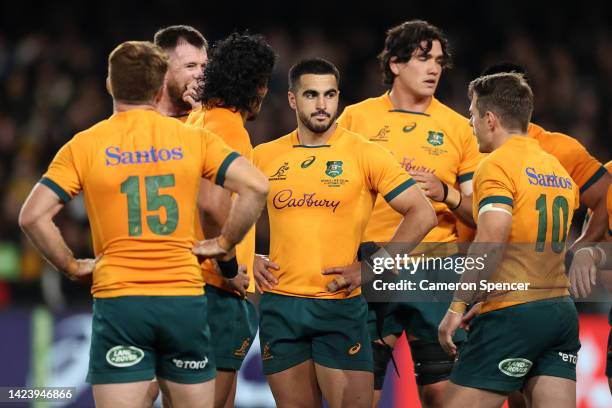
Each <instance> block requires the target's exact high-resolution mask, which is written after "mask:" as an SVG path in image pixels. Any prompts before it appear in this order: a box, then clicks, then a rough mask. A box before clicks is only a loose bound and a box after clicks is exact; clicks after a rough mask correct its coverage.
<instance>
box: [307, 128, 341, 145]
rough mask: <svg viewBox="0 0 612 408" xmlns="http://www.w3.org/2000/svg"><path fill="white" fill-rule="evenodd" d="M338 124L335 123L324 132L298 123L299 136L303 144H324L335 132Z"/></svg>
mask: <svg viewBox="0 0 612 408" xmlns="http://www.w3.org/2000/svg"><path fill="white" fill-rule="evenodd" d="M337 127H338V125H337V124H336V123H334V124H333V125H331V126H330V127H329V129H327V130H326V131H325V132H323V133H315V132H313V131H312V130H310V129H308V128H307V127H306V126H304V125H302V124H301V123H299V124H298V130H297V137H298V140H299V142H300V144H301V145H303V146H322V145H324V144H326V143H327V141H328V140H329V138H330V137H331V136H332V135H333V134H334V132H335V131H336V128H337Z"/></svg>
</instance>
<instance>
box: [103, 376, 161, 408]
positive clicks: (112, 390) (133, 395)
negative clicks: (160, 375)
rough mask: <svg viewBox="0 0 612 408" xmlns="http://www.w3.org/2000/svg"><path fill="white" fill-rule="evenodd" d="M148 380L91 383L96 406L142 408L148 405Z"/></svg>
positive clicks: (104, 407) (105, 407)
mask: <svg viewBox="0 0 612 408" xmlns="http://www.w3.org/2000/svg"><path fill="white" fill-rule="evenodd" d="M149 385H150V381H138V382H133V383H121V384H93V385H92V389H93V396H94V401H95V403H96V407H97V408H144V407H147V406H150V405H148V404H150V403H151V401H150V398H149V396H148V394H147V390H148V389H149Z"/></svg>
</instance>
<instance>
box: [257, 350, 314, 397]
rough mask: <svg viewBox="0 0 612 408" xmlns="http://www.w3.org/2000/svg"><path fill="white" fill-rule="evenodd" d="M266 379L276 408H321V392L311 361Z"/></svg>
mask: <svg viewBox="0 0 612 408" xmlns="http://www.w3.org/2000/svg"><path fill="white" fill-rule="evenodd" d="M267 379H268V384H270V390H271V391H272V395H273V396H274V401H275V402H276V406H277V407H279V408H284V407H287V408H302V407H303V408H311V407H312V408H317V407H321V390H320V389H319V385H318V383H317V377H316V372H315V365H314V362H313V361H312V360H310V359H309V360H306V361H304V362H302V363H300V364H298V365H295V366H293V367H291V368H288V369H286V370H283V371H280V372H276V373H274V374H271V375H268V376H267Z"/></svg>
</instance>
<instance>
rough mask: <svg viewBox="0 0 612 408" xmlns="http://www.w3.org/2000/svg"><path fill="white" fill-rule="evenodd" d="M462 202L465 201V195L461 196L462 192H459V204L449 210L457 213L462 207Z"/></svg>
mask: <svg viewBox="0 0 612 408" xmlns="http://www.w3.org/2000/svg"><path fill="white" fill-rule="evenodd" d="M461 201H463V195H461V192H459V202H458V203H457V205H456V206H454V207H453V208H450V207H448V209H449V210H451V211H455V210H456V209H457V208H459V207H461Z"/></svg>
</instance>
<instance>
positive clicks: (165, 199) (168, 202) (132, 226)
mask: <svg viewBox="0 0 612 408" xmlns="http://www.w3.org/2000/svg"><path fill="white" fill-rule="evenodd" d="M144 183H145V190H146V194H147V211H157V210H159V209H160V208H161V207H164V208H165V209H166V222H165V223H163V224H162V222H161V218H160V216H159V215H147V225H148V226H149V229H150V230H151V232H152V233H154V234H155V235H168V234H172V233H173V232H174V231H175V230H176V226H177V225H178V217H179V213H178V205H177V203H176V200H175V199H174V197H172V196H171V195H168V194H159V189H160V188H164V187H174V174H164V175H162V176H147V177H145V178H144ZM121 192H122V193H123V194H126V195H127V207H128V208H127V210H128V231H129V234H130V236H131V237H138V236H141V235H142V209H141V200H140V179H139V178H138V176H130V177H128V178H127V179H126V180H125V181H124V182H123V183H121Z"/></svg>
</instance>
